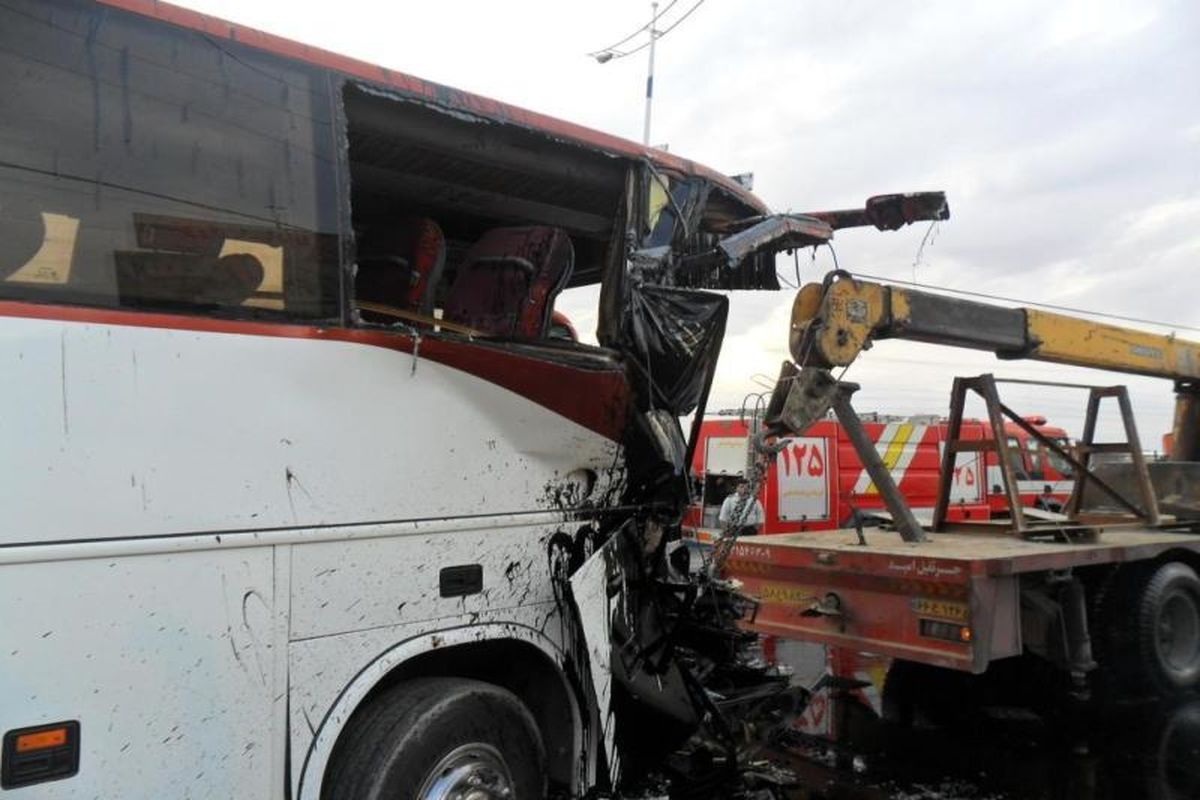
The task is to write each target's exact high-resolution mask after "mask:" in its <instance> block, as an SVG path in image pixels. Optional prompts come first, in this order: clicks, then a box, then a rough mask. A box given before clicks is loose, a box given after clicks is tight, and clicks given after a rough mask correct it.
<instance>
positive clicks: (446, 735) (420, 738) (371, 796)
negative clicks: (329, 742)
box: [321, 678, 546, 800]
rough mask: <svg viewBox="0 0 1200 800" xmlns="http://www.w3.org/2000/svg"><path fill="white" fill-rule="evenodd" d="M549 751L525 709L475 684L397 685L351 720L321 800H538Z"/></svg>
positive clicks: (501, 693) (425, 681)
mask: <svg viewBox="0 0 1200 800" xmlns="http://www.w3.org/2000/svg"><path fill="white" fill-rule="evenodd" d="M545 765H546V752H545V748H544V747H543V744H542V739H541V736H540V735H539V734H538V729H537V725H536V724H535V722H534V720H533V716H532V715H531V714H530V713H529V711H528V709H526V708H525V706H524V705H523V704H522V703H521V701H520V700H518V699H517V698H516V696H515V695H513V694H512V693H511V692H509V691H506V690H505V689H501V688H500V687H498V686H493V685H491V684H488V683H482V682H480V681H472V680H465V679H459V678H421V679H417V680H412V681H406V682H404V683H400V684H397V685H396V686H394V687H391V688H389V689H387V690H386V691H384V692H383V693H381V694H380V695H379V696H378V697H376V698H375V699H374V700H371V701H370V702H369V703H368V704H367V705H366V706H364V707H363V708H361V709H359V710H358V711H357V712H355V714H354V716H353V717H351V719H350V723H349V725H348V726H347V729H346V731H345V732H344V733H343V734H342V737H341V739H339V741H338V743H337V745H336V747H335V748H334V751H333V756H332V758H331V760H330V766H329V771H328V773H327V775H326V778H325V781H324V785H323V786H322V789H321V797H322V798H323V800H334V799H335V798H336V800H385V798H386V800H451V798H460V797H470V798H475V799H476V800H517V798H520V800H525V798H531V800H540V798H543V797H544V796H545V794H546V778H545V774H546V771H545Z"/></svg>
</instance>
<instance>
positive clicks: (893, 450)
mask: <svg viewBox="0 0 1200 800" xmlns="http://www.w3.org/2000/svg"><path fill="white" fill-rule="evenodd" d="M928 427H929V426H927V425H914V424H913V423H911V422H900V423H896V422H892V423H888V424H887V425H886V426H885V427H884V429H883V433H881V434H880V436H879V441H878V442H876V443H875V450H876V452H878V453H879V457H880V458H881V459H882V460H883V465H884V466H885V467H887V470H888V472H890V473H892V479H893V480H894V481H895V482H896V483H897V484H899V483H900V481H902V480H903V479H904V473H905V471H906V470H907V469H908V465H909V464H911V463H912V460H913V457H914V456H915V455H916V454H917V447H918V446H919V445H920V443H921V439H922V438H924V436H925V430H926V429H927V428H928ZM910 442H911V444H910ZM854 492H855V494H879V487H877V486H876V485H875V483H874V482H873V481H872V480H871V476H870V475H868V474H867V471H866V470H865V469H864V470H863V471H862V472H861V473H859V476H858V481H857V482H856V483H855V484H854Z"/></svg>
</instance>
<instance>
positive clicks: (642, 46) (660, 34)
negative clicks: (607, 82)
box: [592, 0, 704, 61]
mask: <svg viewBox="0 0 1200 800" xmlns="http://www.w3.org/2000/svg"><path fill="white" fill-rule="evenodd" d="M671 5H674V2H672V3H671ZM702 5H704V0H696V3H695V4H694V5H693V6H692V7H691V8H689V9H688V10H687V11H685V12H683V15H682V16H680V17H679V19H677V20H675V21H674V22H672V23H671V25H670V27H668V28H664V29H663V30H661V31H657V32H655V33H654V34H653V35H652V36H651V37H650V38H649V40H648V41H646V42H644V43H642V44H639V45H638V46H637V47H635V48H633V49H632V50H622V51H616V52H614V51H612V50H598V51H596V53H595V54H592V55H598V54H600V53H612V59H611V60H613V61H615V60H616V59H618V58H624V57H625V56H631V55H633V54H634V53H638V52H641V51H642V50H645V49H646V48H647V47H649V46H650V43H651V42H653V41H655V40H657V39H661V38H663V37H664V36H666V35H667V34H668V33H670V32H671V31H673V30H675V29H676V28H678V27H679V24H680V23H681V22H683V21H684V20H685V19H687V18H688V17H690V16H691V15H692V12H694V11H695V10H696V9H697V8H699V7H700V6H702ZM669 7H670V6H668V8H669ZM663 13H666V11H665V10H664V12H663ZM659 16H660V17H661V16H662V14H659ZM642 30H645V28H642ZM638 33H641V31H638ZM635 35H636V34H635Z"/></svg>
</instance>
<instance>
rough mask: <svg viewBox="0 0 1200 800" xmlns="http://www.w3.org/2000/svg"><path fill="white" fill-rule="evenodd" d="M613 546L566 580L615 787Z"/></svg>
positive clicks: (618, 766)
mask: <svg viewBox="0 0 1200 800" xmlns="http://www.w3.org/2000/svg"><path fill="white" fill-rule="evenodd" d="M616 542H617V537H615V536H613V537H610V538H609V540H608V542H606V543H605V545H604V546H603V547H601V548H600V549H598V550H597V551H596V552H595V553H593V554H592V556H591V558H589V559H588V560H587V561H585V562H584V563H583V565H582V566H581V567H579V569H577V570H576V571H575V574H573V575H572V576H571V579H570V583H571V594H572V596H573V598H574V601H575V612H576V614H577V615H578V623H579V629H580V633H581V634H582V635H583V639H584V643H585V646H586V652H587V658H588V663H587V665H586V668H587V673H588V676H589V679H590V680H589V682H590V686H591V690H592V693H593V697H594V699H595V704H596V709H597V710H598V713H599V717H600V735H601V740H602V742H603V747H604V757H605V764H606V765H607V769H608V779H609V783H610V785H613V786H616V785H617V783H618V780H619V779H620V776H621V762H620V757H619V756H618V754H617V744H616V741H617V740H616V735H617V726H616V718H615V716H614V714H613V710H612V672H613V671H612V617H613V613H614V612H615V610H616V604H615V602H614V598H613V597H612V596H610V594H609V578H610V570H611V569H612V567H611V565H612V564H614V563H615V558H614V557H613V549H614V548H615V547H616ZM581 667H582V665H581Z"/></svg>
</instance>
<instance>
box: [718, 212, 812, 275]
mask: <svg viewBox="0 0 1200 800" xmlns="http://www.w3.org/2000/svg"><path fill="white" fill-rule="evenodd" d="M832 238H833V228H832V226H830V225H829V223H827V222H824V221H822V220H820V219H817V218H816V217H812V216H806V215H803V214H776V215H775V216H772V217H763V218H762V219H761V221H759V222H756V223H754V224H753V225H751V226H750V227H749V228H746V229H744V230H742V231H739V232H738V233H734V234H731V235H729V236H726V237H725V238H724V239H722V240H721V243H720V244H719V245H717V247H718V248H720V250H721V252H722V253H723V254H724V255H725V261H726V264H727V265H728V266H729V268H730V269H733V268H735V267H737V265H738V264H741V263H742V261H744V260H745V259H746V258H747V257H748V256H749V255H751V254H752V253H756V252H758V251H761V250H771V251H772V252H777V251H779V250H789V249H791V248H794V247H810V246H812V245H815V244H825V243H826V242H828V241H829V240H830V239H832Z"/></svg>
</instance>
